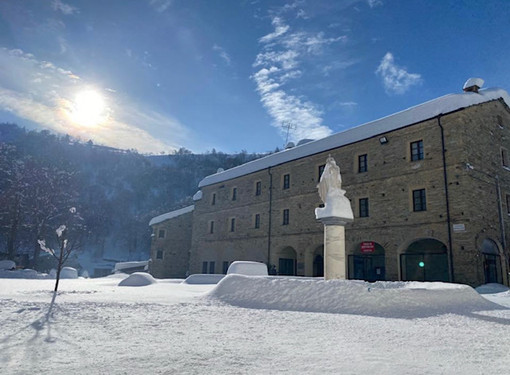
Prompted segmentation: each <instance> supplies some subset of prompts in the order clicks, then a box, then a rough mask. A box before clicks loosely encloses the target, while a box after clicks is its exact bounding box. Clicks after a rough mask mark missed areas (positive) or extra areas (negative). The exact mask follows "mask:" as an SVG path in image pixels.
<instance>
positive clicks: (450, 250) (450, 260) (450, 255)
mask: <svg viewBox="0 0 510 375" xmlns="http://www.w3.org/2000/svg"><path fill="white" fill-rule="evenodd" d="M437 124H438V125H439V128H440V129H441V150H442V154H443V178H444V193H445V198H446V221H447V222H448V263H449V267H448V273H449V276H450V282H452V283H453V282H454V281H455V279H454V273H453V240H452V220H451V217H450V196H449V194H448V174H447V173H446V149H445V141H444V128H443V125H442V124H441V115H439V116H437Z"/></svg>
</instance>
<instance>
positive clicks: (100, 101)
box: [71, 90, 106, 126]
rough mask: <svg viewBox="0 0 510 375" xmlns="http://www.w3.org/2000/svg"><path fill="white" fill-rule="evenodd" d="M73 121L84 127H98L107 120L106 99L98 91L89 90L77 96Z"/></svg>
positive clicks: (72, 116) (72, 113)
mask: <svg viewBox="0 0 510 375" xmlns="http://www.w3.org/2000/svg"><path fill="white" fill-rule="evenodd" d="M71 119H72V120H73V121H74V122H75V123H77V124H78V125H82V126H96V125H99V124H100V123H102V122H103V121H104V120H106V105H105V101H104V98H103V97H102V96H101V94H99V93H98V92H97V91H94V90H87V91H82V92H80V93H78V94H77V95H76V98H75V100H74V103H73V104H72V110H71Z"/></svg>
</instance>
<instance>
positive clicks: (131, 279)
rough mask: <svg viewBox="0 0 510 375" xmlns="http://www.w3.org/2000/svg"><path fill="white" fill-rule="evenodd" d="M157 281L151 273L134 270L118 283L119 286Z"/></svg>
mask: <svg viewBox="0 0 510 375" xmlns="http://www.w3.org/2000/svg"><path fill="white" fill-rule="evenodd" d="M155 283H157V281H156V279H155V278H154V277H152V275H151V274H149V273H146V272H135V273H132V274H131V275H129V276H128V277H126V278H125V279H124V280H122V281H121V282H120V283H119V286H146V285H151V284H155Z"/></svg>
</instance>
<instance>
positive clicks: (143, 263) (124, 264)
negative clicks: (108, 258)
mask: <svg viewBox="0 0 510 375" xmlns="http://www.w3.org/2000/svg"><path fill="white" fill-rule="evenodd" d="M148 264H149V261H148V260H139V261H131V262H117V263H115V271H118V270H124V269H129V268H136V267H145V266H146V265H148Z"/></svg>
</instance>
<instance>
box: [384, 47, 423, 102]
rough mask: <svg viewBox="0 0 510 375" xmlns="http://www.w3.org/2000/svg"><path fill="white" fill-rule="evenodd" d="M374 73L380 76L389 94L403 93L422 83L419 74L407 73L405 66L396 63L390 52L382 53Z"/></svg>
mask: <svg viewBox="0 0 510 375" xmlns="http://www.w3.org/2000/svg"><path fill="white" fill-rule="evenodd" d="M375 73H376V74H377V75H379V76H380V77H381V78H382V80H383V85H384V88H385V89H386V92H388V93H390V94H404V93H405V92H406V91H407V90H409V88H411V87H412V86H416V85H419V84H421V83H422V78H421V75H420V74H418V73H408V72H407V70H406V68H405V67H400V66H398V65H396V64H395V60H394V58H393V55H392V54H391V53H390V52H387V53H386V55H384V57H383V59H382V60H381V63H380V64H379V67H378V68H377V70H376V71H375Z"/></svg>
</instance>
